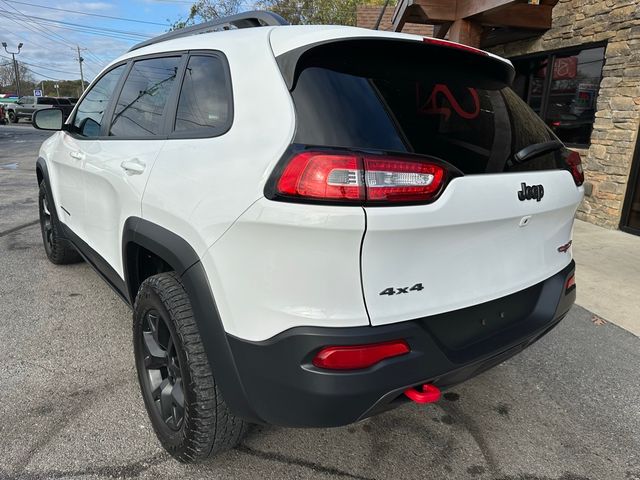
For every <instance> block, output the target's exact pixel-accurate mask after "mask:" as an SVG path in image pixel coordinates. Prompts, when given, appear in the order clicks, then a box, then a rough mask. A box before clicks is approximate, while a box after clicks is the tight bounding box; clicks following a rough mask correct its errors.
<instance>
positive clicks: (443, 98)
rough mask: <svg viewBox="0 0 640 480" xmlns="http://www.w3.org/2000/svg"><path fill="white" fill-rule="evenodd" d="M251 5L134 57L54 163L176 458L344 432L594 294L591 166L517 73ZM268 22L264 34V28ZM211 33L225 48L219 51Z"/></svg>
mask: <svg viewBox="0 0 640 480" xmlns="http://www.w3.org/2000/svg"><path fill="white" fill-rule="evenodd" d="M284 23H285V22H284V21H283V20H282V19H281V18H279V17H277V16H275V15H272V14H269V13H265V12H252V13H248V14H242V15H239V16H234V17H230V18H227V19H223V20H221V21H218V22H210V23H207V24H203V25H199V26H196V27H191V28H187V29H184V30H181V31H178V32H171V33H168V34H165V35H163V36H161V37H158V38H156V39H153V40H151V41H149V42H145V43H144V44H141V45H137V46H136V47H134V48H132V49H131V50H130V51H129V52H128V53H126V54H125V55H123V56H122V57H120V58H119V59H117V60H115V61H114V62H113V63H111V64H110V65H109V66H108V67H107V68H106V69H105V70H104V71H103V72H102V73H101V74H100V75H99V76H98V77H97V78H96V80H94V82H93V83H92V85H91V86H90V87H89V88H88V90H87V91H86V93H85V94H84V95H83V97H82V98H81V99H80V101H79V102H78V104H77V105H76V107H75V109H74V111H73V113H72V115H71V116H70V117H69V119H68V120H67V121H66V123H64V124H63V123H62V112H61V111H60V110H56V109H49V110H42V111H38V112H37V114H36V115H35V116H34V117H35V118H34V123H35V125H36V127H38V128H41V129H46V130H57V133H55V134H54V135H53V136H52V137H51V138H49V139H48V140H46V141H45V142H44V144H43V146H42V148H41V150H40V158H38V160H37V177H38V182H39V184H40V218H41V224H42V235H43V240H44V246H45V249H46V253H47V255H48V257H49V259H50V260H51V261H52V262H53V263H56V264H63V263H69V262H72V261H76V260H79V259H80V258H84V259H85V260H86V261H87V262H88V263H90V264H91V266H93V267H94V268H95V270H96V271H97V272H98V273H99V274H100V275H101V276H102V277H103V278H104V279H105V280H106V282H107V283H108V284H109V285H110V286H111V287H112V288H113V290H114V291H115V292H116V293H117V294H118V295H119V296H120V297H121V298H122V299H123V300H124V301H125V302H126V303H127V304H128V305H130V306H131V308H132V309H133V339H134V352H135V361H136V366H137V370H138V376H139V381H140V386H141V390H142V395H143V397H144V401H145V404H146V407H147V410H148V413H149V416H150V419H151V423H152V424H153V427H154V429H155V431H156V433H157V435H158V437H159V439H160V441H161V443H162V444H163V445H164V447H165V448H166V449H167V450H168V451H169V452H170V453H171V454H172V455H174V456H175V457H176V458H178V459H179V460H182V461H199V460H202V459H204V458H206V457H208V456H209V455H211V454H213V453H216V452H218V451H221V450H223V449H225V448H229V447H232V446H233V445H235V444H236V443H237V442H238V441H239V440H240V438H241V436H242V434H243V432H244V430H245V426H246V425H247V423H248V422H256V423H260V422H262V423H272V424H277V425H284V426H322V427H328V426H339V425H345V424H349V423H352V422H356V421H358V420H360V419H363V418H366V417H369V416H371V415H374V414H376V413H378V412H380V411H383V410H385V409H388V408H391V407H394V406H396V405H401V404H402V403H403V402H408V401H416V402H422V403H428V402H433V401H436V400H437V399H438V397H439V394H440V390H441V389H444V388H447V387H450V386H451V385H454V384H456V383H459V382H461V381H464V380H465V379H468V378H470V377H472V376H473V375H476V374H478V373H479V372H481V371H484V370H486V369H488V368H490V367H492V366H494V365H496V364H498V363H500V362H502V361H504V360H505V359H507V358H509V357H510V356H512V355H514V354H516V353H518V352H520V351H521V350H522V349H524V348H525V347H527V346H528V345H530V344H531V343H533V342H535V341H536V340H537V339H539V338H540V337H542V336H543V335H544V334H545V333H547V332H548V331H549V330H550V329H552V328H553V327H554V326H555V325H556V324H557V323H558V322H559V321H560V320H561V319H562V318H563V317H564V316H565V315H566V314H567V312H568V311H569V309H570V307H571V305H572V304H573V302H574V299H575V285H574V283H575V282H574V262H573V261H572V255H571V248H570V247H571V234H572V224H573V218H574V214H575V211H576V208H577V206H578V204H579V202H580V201H581V199H582V196H583V187H581V185H582V183H583V173H582V167H581V163H580V157H579V155H578V154H577V153H575V152H572V151H570V150H567V149H566V148H565V147H564V145H563V144H562V143H561V142H559V141H558V139H557V138H556V137H555V136H554V134H553V133H552V132H551V131H550V130H549V128H547V127H546V126H545V124H544V123H543V122H542V120H540V119H539V118H538V117H537V116H536V114H535V113H534V112H533V111H532V110H531V109H530V108H529V107H528V106H527V105H526V104H525V103H524V102H523V101H522V100H521V99H520V98H519V97H518V96H517V95H516V94H515V93H514V91H513V90H512V89H511V88H510V86H509V85H510V84H511V83H512V81H513V79H514V75H515V74H514V69H513V66H512V65H511V63H510V62H509V61H507V60H504V59H502V58H499V57H497V56H495V55H492V54H490V53H486V52H484V51H480V50H476V49H474V48H470V47H467V46H464V45H459V44H456V43H451V42H448V41H444V40H439V39H431V38H423V37H419V36H415V35H407V34H399V33H389V32H377V31H372V30H365V29H359V28H351V27H335V26H287V25H284ZM249 27H255V28H249ZM203 32H204V33H203Z"/></svg>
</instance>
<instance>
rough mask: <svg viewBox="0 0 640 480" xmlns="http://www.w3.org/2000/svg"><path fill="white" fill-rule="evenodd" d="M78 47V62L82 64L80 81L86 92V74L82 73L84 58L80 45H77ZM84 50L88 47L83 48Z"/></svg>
mask: <svg viewBox="0 0 640 480" xmlns="http://www.w3.org/2000/svg"><path fill="white" fill-rule="evenodd" d="M76 47H77V49H78V58H77V60H78V63H79V64H80V82H81V85H82V91H83V92H84V74H83V73H82V62H84V58H82V55H81V54H80V45H76ZM82 50H86V48H83V49H82Z"/></svg>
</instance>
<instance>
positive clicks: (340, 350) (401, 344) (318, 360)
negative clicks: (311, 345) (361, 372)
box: [313, 340, 411, 370]
mask: <svg viewBox="0 0 640 480" xmlns="http://www.w3.org/2000/svg"><path fill="white" fill-rule="evenodd" d="M410 351H411V349H410V348H409V344H407V342H405V341H404V340H393V341H391V342H383V343H371V344H368V345H340V346H333V347H325V348H323V349H322V350H320V351H319V352H318V354H317V355H316V356H315V358H314V359H313V364H314V365H315V366H316V367H319V368H327V369H330V370H357V369H360V368H368V367H371V366H373V365H375V364H376V363H378V362H381V361H382V360H385V359H387V358H392V357H398V356H400V355H405V354H407V353H409V352H410Z"/></svg>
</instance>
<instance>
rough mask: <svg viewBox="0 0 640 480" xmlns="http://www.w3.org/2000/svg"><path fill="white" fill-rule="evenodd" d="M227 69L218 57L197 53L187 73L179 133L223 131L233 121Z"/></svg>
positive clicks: (182, 96) (180, 106)
mask: <svg viewBox="0 0 640 480" xmlns="http://www.w3.org/2000/svg"><path fill="white" fill-rule="evenodd" d="M229 87H230V86H229V82H228V79H227V74H226V70H225V67H224V64H223V62H222V60H221V59H220V58H218V57H213V56H205V55H196V56H192V57H191V58H190V59H189V63H188V65H187V70H186V72H185V74H184V81H183V83H182V90H181V91H180V99H179V101H178V110H177V112H176V123H175V131H176V132H189V131H193V132H194V133H198V134H205V135H207V134H208V135H215V134H218V133H221V131H222V130H224V129H225V128H226V127H227V126H228V124H229V122H230V120H231V95H230V90H231V89H230V88H229Z"/></svg>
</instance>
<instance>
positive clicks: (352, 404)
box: [228, 262, 576, 427]
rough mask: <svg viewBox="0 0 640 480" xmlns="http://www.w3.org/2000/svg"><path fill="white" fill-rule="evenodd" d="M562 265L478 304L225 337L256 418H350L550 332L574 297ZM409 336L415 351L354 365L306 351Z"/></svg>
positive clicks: (285, 421) (330, 422)
mask: <svg viewBox="0 0 640 480" xmlns="http://www.w3.org/2000/svg"><path fill="white" fill-rule="evenodd" d="M574 269H575V264H574V263H573V262H571V264H570V265H568V266H567V267H566V268H565V269H563V270H562V271H561V272H559V273H557V274H556V275H554V276H552V277H551V278H549V279H547V280H545V281H544V282H541V283H540V284H538V285H534V286H533V287H531V288H528V289H526V290H523V291H521V292H517V293H515V294H513V295H509V296H506V297H503V298H500V299H498V300H494V301H491V302H486V303H484V304H481V305H476V306H474V307H469V308H465V309H462V310H457V311H455V312H449V313H446V314H442V315H435V316H431V317H425V318H421V319H416V320H411V321H406V322H401V323H396V324H392V325H385V326H379V327H353V328H320V327H298V328H293V329H291V330H287V331H285V332H283V333H281V334H279V335H277V336H275V337H273V338H271V339H269V340H265V341H263V342H249V341H245V340H241V339H238V338H236V337H233V336H231V335H228V340H229V345H230V347H231V350H232V353H233V357H234V359H235V363H236V366H237V369H238V373H239V377H240V378H241V379H242V383H243V385H244V389H245V391H246V394H247V397H248V398H247V400H248V402H249V404H250V405H251V408H252V409H253V411H254V412H255V415H253V416H252V420H255V419H260V420H262V421H264V422H266V423H271V424H276V425H283V426H297V427H311V426H315V427H331V426H340V425H346V424H349V423H353V422H355V421H357V420H360V419H362V418H366V417H368V416H371V415H373V414H375V413H377V412H379V411H382V410H385V409H388V408H391V407H393V406H395V405H397V404H399V403H402V402H403V401H405V397H404V396H403V391H404V390H405V389H406V388H407V387H410V386H415V385H420V384H423V383H433V384H435V385H436V386H438V387H440V388H447V387H450V386H452V385H455V384H458V383H460V382H462V381H464V380H466V379H468V378H471V377H473V376H475V375H477V374H479V373H481V372H483V371H485V370H487V369H489V368H491V367H493V366H494V365H497V364H498V363H501V362H503V361H504V360H506V359H507V358H509V357H511V356H513V355H515V354H517V353H518V352H520V351H522V350H523V349H524V348H526V347H527V346H529V345H530V344H532V343H533V342H535V341H536V340H538V339H539V338H541V337H542V336H543V335H545V334H546V333H547V332H548V331H550V330H551V329H552V328H553V327H554V326H555V325H556V324H557V323H558V322H559V321H560V320H561V319H562V318H563V317H564V316H565V315H566V313H567V312H568V311H569V309H570V308H571V306H572V305H573V303H574V301H575V295H576V294H575V289H573V290H572V291H568V292H567V291H565V284H566V281H567V278H568V277H569V276H570V275H571V274H572V273H573V272H574ZM395 339H405V340H406V341H407V342H408V343H409V345H410V347H411V353H409V354H407V355H403V356H401V357H397V358H391V359H388V360H385V361H383V362H380V363H378V364H377V365H374V366H373V367H371V368H368V369H364V370H357V371H328V370H322V369H318V368H316V367H314V366H313V365H312V362H311V361H312V359H313V357H314V355H315V354H316V353H317V352H318V350H320V349H321V348H322V347H324V346H327V345H356V344H366V343H376V342H383V341H388V340H395Z"/></svg>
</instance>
